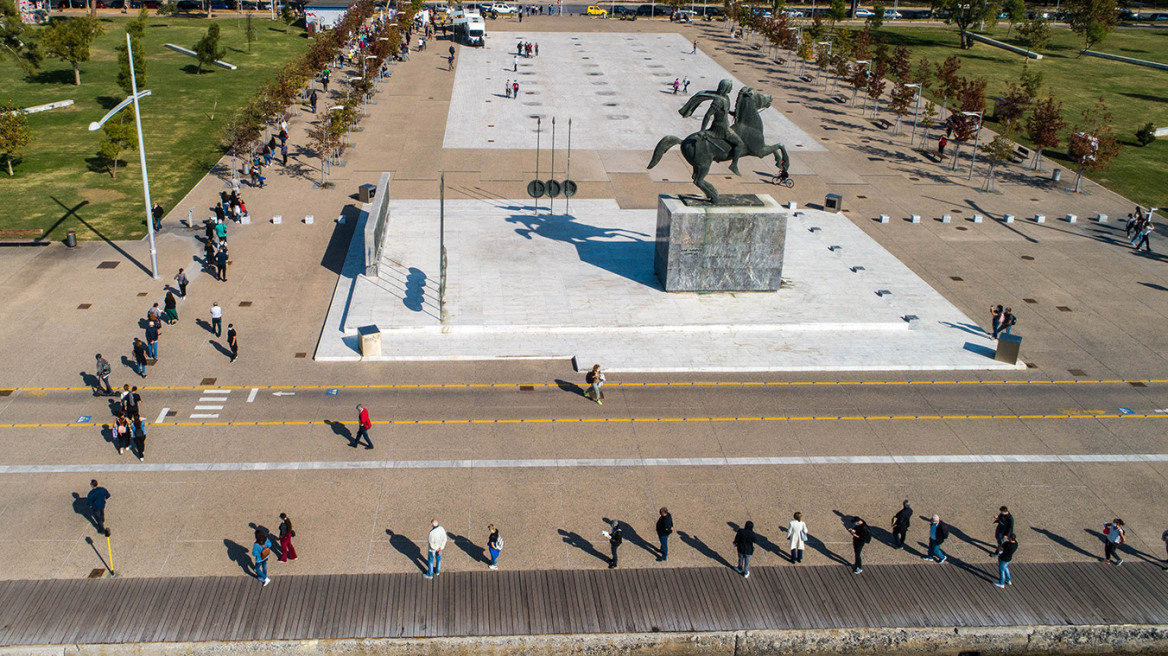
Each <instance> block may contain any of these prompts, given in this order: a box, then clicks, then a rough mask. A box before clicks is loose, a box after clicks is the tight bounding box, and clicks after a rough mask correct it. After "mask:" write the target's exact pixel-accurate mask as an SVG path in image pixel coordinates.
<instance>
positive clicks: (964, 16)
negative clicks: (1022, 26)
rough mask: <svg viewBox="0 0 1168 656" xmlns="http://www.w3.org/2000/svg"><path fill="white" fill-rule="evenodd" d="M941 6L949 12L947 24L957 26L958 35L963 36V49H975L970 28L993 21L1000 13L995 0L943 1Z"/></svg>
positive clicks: (946, 19)
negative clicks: (970, 36)
mask: <svg viewBox="0 0 1168 656" xmlns="http://www.w3.org/2000/svg"><path fill="white" fill-rule="evenodd" d="M940 4H941V7H942V8H943V9H944V10H945V11H948V12H949V15H948V17H946V18H945V22H946V23H950V24H953V25H956V26H957V33H958V34H959V35H961V47H962V49H968V48H972V47H973V39H970V38H969V26H970V25H973V24H974V23H980V22H982V21H986V20H992V19H993V18H994V17H995V16H997V13H998V5H997V3H996V2H994V1H993V0H943V2H941V3H940Z"/></svg>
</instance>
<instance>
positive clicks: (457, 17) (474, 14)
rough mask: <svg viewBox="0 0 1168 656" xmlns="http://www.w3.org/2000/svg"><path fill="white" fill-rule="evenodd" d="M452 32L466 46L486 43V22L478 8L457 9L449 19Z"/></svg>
mask: <svg viewBox="0 0 1168 656" xmlns="http://www.w3.org/2000/svg"><path fill="white" fill-rule="evenodd" d="M451 23H452V24H453V25H454V34H455V36H457V37H458V38H459V39H461V40H462V42H463V43H464V44H466V45H468V46H481V45H485V44H486V38H487V24H486V23H485V22H483V17H482V14H480V13H479V10H478V9H473V8H470V9H458V10H456V11H455V12H454V15H453V17H452V19H451Z"/></svg>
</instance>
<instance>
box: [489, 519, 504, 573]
mask: <svg viewBox="0 0 1168 656" xmlns="http://www.w3.org/2000/svg"><path fill="white" fill-rule="evenodd" d="M502 551H503V538H501V537H499V529H497V528H495V525H494V524H487V552H488V553H489V554H491V564H490V565H487V569H499V553H500V552H502Z"/></svg>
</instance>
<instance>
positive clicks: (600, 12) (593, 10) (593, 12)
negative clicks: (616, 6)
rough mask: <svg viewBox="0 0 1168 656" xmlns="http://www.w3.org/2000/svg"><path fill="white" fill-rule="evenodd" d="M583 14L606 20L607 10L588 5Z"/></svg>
mask: <svg viewBox="0 0 1168 656" xmlns="http://www.w3.org/2000/svg"><path fill="white" fill-rule="evenodd" d="M584 13H585V14H588V15H589V16H600V17H601V18H608V10H607V9H602V8H600V7H597V6H596V5H588V9H586V10H584Z"/></svg>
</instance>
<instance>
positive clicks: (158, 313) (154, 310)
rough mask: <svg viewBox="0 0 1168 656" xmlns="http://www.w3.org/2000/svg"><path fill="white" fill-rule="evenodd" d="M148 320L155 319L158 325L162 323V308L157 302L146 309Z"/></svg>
mask: <svg viewBox="0 0 1168 656" xmlns="http://www.w3.org/2000/svg"><path fill="white" fill-rule="evenodd" d="M146 320H147V321H155V322H157V323H158V325H162V308H160V307H158V304H157V303H155V304H154V305H151V306H150V309H149V310H146Z"/></svg>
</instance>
